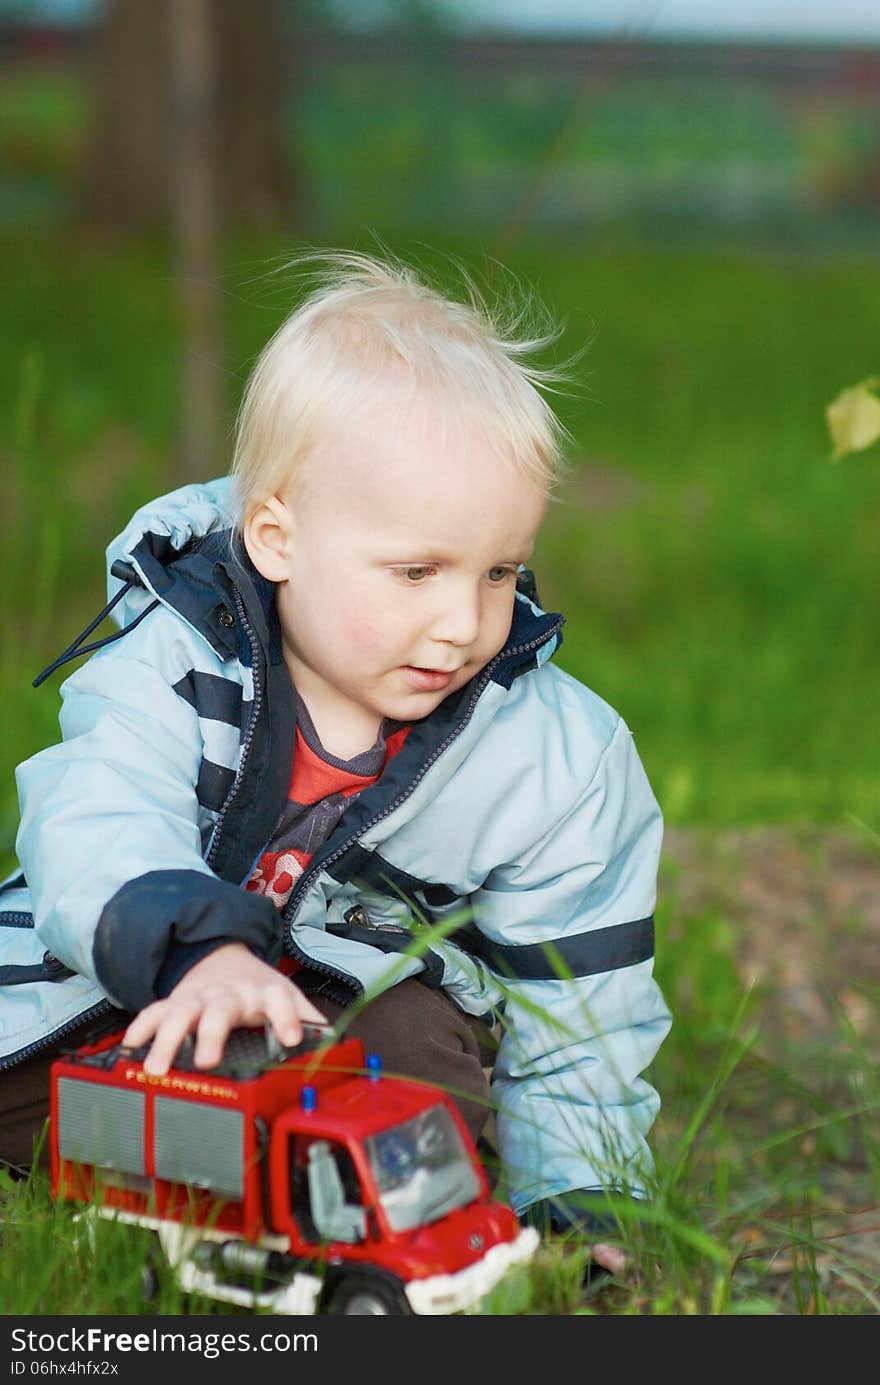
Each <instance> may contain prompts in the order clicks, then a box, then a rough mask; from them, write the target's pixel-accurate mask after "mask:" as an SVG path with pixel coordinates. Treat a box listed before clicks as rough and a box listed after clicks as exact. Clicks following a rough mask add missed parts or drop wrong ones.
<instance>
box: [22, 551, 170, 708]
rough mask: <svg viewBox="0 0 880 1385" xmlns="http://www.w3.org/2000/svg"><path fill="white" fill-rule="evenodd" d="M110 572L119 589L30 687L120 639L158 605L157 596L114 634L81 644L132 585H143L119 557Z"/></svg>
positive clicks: (36, 686)
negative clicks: (118, 580) (70, 663)
mask: <svg viewBox="0 0 880 1385" xmlns="http://www.w3.org/2000/svg"><path fill="white" fill-rule="evenodd" d="M110 572H111V575H112V576H113V577H119V578H121V579H122V581H123V582H124V584H125V585H124V586H122V587H120V588H119V591H118V592H117V593H116V595H115V596H114V597H112V598H111V600H110V601H108V602H107V605H106V606H105V607H104V609H103V611H99V612H98V614H97V615H96V616H95V619H94V620H93V621H92V622H91V624H90V625H87V626H86V628H85V630H83V631H81V633H80V634H79V635H77V637H76V639H75V640H74V641H73V643H72V644H69V645H68V646H67V648H66V649H65V650H64V652H63V653H61V654H59V655H58V658H57V659H55V660H54V661H53V663H51V664H49V666H48V668H44V669H43V671H42V673H40V674H38V675H37V677H36V678H35V679H34V681H33V683H32V684H31V687H34V688H38V687H39V686H40V684H41V683H44V682H45V681H46V679H47V678H48V677H49V675H50V674H51V673H54V672H55V670H56V669H57V668H60V667H61V665H62V664H67V663H69V662H70V660H71V659H76V658H77V657H78V655H80V654H93V653H94V651H95V650H96V649H103V647H104V645H105V644H112V643H113V641H114V640H120V639H122V636H123V635H127V634H128V632H129V630H133V629H134V628H135V626H136V625H140V623H141V621H142V620H143V619H144V617H145V616H148V615H149V614H150V612H151V611H152V610H154V609H155V608H156V607H157V606H158V605H159V599H158V597H157V598H156V599H155V601H151V602H150V604H149V606H147V607H146V608H145V610H143V611H141V613H140V615H139V616H136V617H135V619H134V620H133V621H132V622H131V624H130V625H126V626H124V627H123V629H122V630H117V631H116V634H115V635H108V636H107V637H106V639H103V640H95V642H94V643H93V644H83V640H85V639H87V638H88V636H89V635H90V634H91V633H92V631H93V630H95V629H96V628H97V627H98V626H99V625H100V624H101V621H102V620H104V619H105V617H106V616H108V615H109V614H110V612H111V611H112V610H113V607H114V606H115V605H116V603H117V602H118V601H121V600H122V598H123V597H124V596H125V595H126V594H127V593H128V592H129V591H130V590H131V588H132V587H140V586H143V583H142V582H141V579H140V578H139V576H138V574H137V573H136V572H135V570H134V568H133V567H131V565H130V564H129V563H124V562H122V561H121V559H118V558H117V560H116V562H115V563H114V564H113V566H112V567H111V569H110Z"/></svg>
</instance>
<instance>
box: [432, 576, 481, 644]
mask: <svg viewBox="0 0 880 1385" xmlns="http://www.w3.org/2000/svg"><path fill="white" fill-rule="evenodd" d="M480 621H481V609H480V598H479V595H478V594H477V593H476V592H469V591H463V590H461V589H458V590H456V591H454V592H451V593H450V599H449V600H446V601H444V603H443V605H442V607H441V608H440V609H439V610H438V611H437V613H436V615H435V617H434V620H433V623H432V627H431V634H432V636H433V638H434V639H435V640H437V641H439V642H440V643H443V644H454V645H459V646H467V645H472V644H476V642H477V636H478V635H479V633H480Z"/></svg>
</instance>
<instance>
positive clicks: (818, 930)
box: [661, 828, 880, 1312]
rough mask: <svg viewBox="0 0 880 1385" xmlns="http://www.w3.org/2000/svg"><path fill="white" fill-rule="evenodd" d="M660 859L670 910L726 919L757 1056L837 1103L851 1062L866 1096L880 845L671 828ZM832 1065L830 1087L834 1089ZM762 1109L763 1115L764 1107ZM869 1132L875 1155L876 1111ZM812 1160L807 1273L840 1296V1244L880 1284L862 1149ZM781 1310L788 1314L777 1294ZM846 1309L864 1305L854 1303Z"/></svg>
mask: <svg viewBox="0 0 880 1385" xmlns="http://www.w3.org/2000/svg"><path fill="white" fill-rule="evenodd" d="M664 862H665V868H664V872H663V874H662V875H661V896H662V892H663V889H664V888H665V889H666V890H667V891H669V892H670V893H671V895H672V897H673V898H674V901H675V903H674V912H675V915H676V917H677V918H678V919H681V920H688V919H691V918H693V919H698V918H699V916H700V914H701V912H705V911H706V910H713V911H716V912H721V913H723V915H724V917H726V918H728V919H729V920H730V923H731V924H732V925H733V941H732V945H731V951H732V956H733V960H734V963H735V966H736V968H737V970H738V973H739V975H740V978H741V980H742V982H743V983H744V985H754V987H755V994H756V996H758V997H759V1005H758V1017H759V1018H758V1024H759V1029H758V1047H759V1050H760V1053H761V1056H762V1059H764V1058H766V1059H767V1060H768V1062H769V1063H771V1064H772V1063H775V1062H778V1063H779V1064H780V1065H781V1066H782V1067H783V1068H784V1069H786V1070H787V1071H790V1072H796V1073H798V1074H799V1075H800V1077H801V1078H802V1079H803V1080H804V1082H805V1084H807V1085H809V1084H810V1082H811V1081H813V1082H814V1083H815V1082H816V1080H817V1079H818V1081H819V1082H820V1083H821V1082H825V1083H828V1082H829V1081H830V1089H829V1093H828V1094H829V1097H830V1099H831V1103H832V1108H833V1109H836V1110H843V1109H845V1108H847V1107H848V1106H850V1105H852V1104H853V1103H854V1102H856V1101H858V1099H859V1096H860V1095H862V1096H865V1097H868V1096H869V1090H868V1089H867V1088H865V1089H864V1090H861V1091H860V1088H859V1080H858V1076H856V1077H855V1078H854V1077H853V1074H854V1073H855V1074H858V1072H859V1070H860V1069H862V1070H870V1073H871V1081H872V1088H871V1089H872V1090H873V1091H874V1092H875V1093H876V1090H877V1086H876V1079H875V1078H874V1077H873V1073H874V1071H875V1070H876V1063H877V1060H878V1058H880V842H877V841H876V840H873V839H871V838H870V837H869V836H868V835H867V834H861V833H858V832H857V831H855V830H853V831H852V832H851V833H850V832H844V831H820V830H813V829H810V830H803V831H797V830H789V829H783V828H770V829H766V828H762V829H742V830H731V831H716V832H710V831H704V830H688V829H676V828H669V829H667V834H666V842H665V852H664ZM664 882H665V885H664ZM835 1073H839V1074H840V1079H839V1081H840V1083H841V1084H842V1085H840V1086H839V1087H838V1088H837V1089H836V1090H835V1082H836V1081H837V1080H838V1079H837V1078H836V1077H835ZM829 1074H831V1076H830V1079H829ZM798 1114H800V1113H798ZM768 1117H769V1118H770V1120H771V1122H772V1115H770V1112H769V1110H768ZM875 1128H876V1130H877V1136H876V1138H875V1139H874V1141H873V1150H874V1152H876V1149H877V1146H878V1144H880V1118H878V1120H877V1124H876V1127H875ZM806 1145H807V1141H805V1142H804V1146H805V1147H806ZM819 1154H820V1156H821V1148H820V1149H819ZM817 1168H818V1178H819V1181H820V1184H821V1189H822V1195H823V1196H822V1201H823V1204H824V1205H825V1206H826V1207H827V1209H828V1215H827V1216H826V1217H820V1218H818V1219H817V1220H816V1221H815V1223H814V1224H813V1227H812V1230H813V1233H814V1234H815V1235H816V1237H824V1238H827V1239H826V1241H825V1245H826V1246H827V1249H828V1253H827V1254H820V1256H819V1270H820V1273H821V1275H822V1277H823V1289H824V1290H825V1292H826V1293H828V1294H829V1297H831V1298H833V1297H834V1294H835V1292H837V1293H838V1295H839V1294H840V1293H841V1292H843V1293H845V1292H846V1289H845V1284H844V1283H843V1282H842V1279H845V1275H846V1271H845V1269H843V1270H842V1269H841V1254H840V1252H841V1250H842V1251H843V1252H844V1256H845V1259H846V1260H847V1263H848V1264H849V1265H851V1266H852V1267H855V1268H859V1267H861V1268H862V1269H863V1270H864V1272H865V1274H867V1275H868V1276H871V1277H873V1282H874V1283H877V1282H880V1207H878V1205H877V1192H876V1188H877V1175H876V1171H875V1170H874V1169H873V1167H872V1159H871V1151H867V1152H866V1151H864V1150H860V1149H859V1148H855V1149H850V1150H849V1152H844V1153H843V1154H842V1155H841V1156H840V1157H839V1158H838V1157H828V1158H826V1159H824V1160H823V1159H822V1158H821V1157H819V1159H818V1163H817ZM789 1271H790V1257H789V1258H788V1264H786V1257H785V1255H784V1254H783V1255H780V1257H778V1261H777V1263H776V1264H774V1265H773V1266H771V1273H773V1272H776V1273H778V1274H779V1275H780V1276H783V1275H786V1274H787V1273H788V1272H789ZM783 1311H786V1310H785V1309H783ZM788 1311H798V1310H797V1309H796V1308H795V1307H794V1306H793V1305H792V1304H790V1303H789V1304H788ZM855 1311H862V1312H864V1311H865V1307H864V1303H862V1306H861V1308H860V1309H856V1310H855ZM876 1311H877V1312H880V1302H878V1303H877V1305H876Z"/></svg>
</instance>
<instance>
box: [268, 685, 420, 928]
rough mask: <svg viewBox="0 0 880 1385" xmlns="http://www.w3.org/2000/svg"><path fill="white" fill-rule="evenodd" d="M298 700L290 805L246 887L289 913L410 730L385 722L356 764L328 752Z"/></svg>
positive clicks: (391, 722) (399, 724) (303, 705)
mask: <svg viewBox="0 0 880 1385" xmlns="http://www.w3.org/2000/svg"><path fill="white" fill-rule="evenodd" d="M294 695H295V700H296V720H297V726H296V741H295V744H294V751H293V766H292V769H291V774H290V787H289V788H288V791H287V803H286V805H285V808H284V811H283V812H282V814H281V817H280V819H279V821H278V823H277V824H276V827H275V831H274V832H273V833H272V839H271V841H270V842H269V843H268V844H267V846H266V848H265V850H264V851H263V853H262V855H261V856H260V859H259V861H258V862H257V864H256V865H255V867H254V869H253V871H252V872H251V876H250V879H249V880H248V881H247V884H246V885H245V889H247V890H252V891H254V892H255V893H257V894H264V895H267V896H268V898H269V899H271V901H272V903H273V904H274V905H275V906H276V907H277V908H278V909H283V908H284V906H285V904H286V903H287V901H288V899H289V898H290V894H291V891H292V890H293V887H294V885H295V884H296V882H297V880H298V879H299V877H300V876H301V875H302V873H303V871H304V870H305V868H306V866H307V865H308V863H309V861H310V860H311V859H312V856H313V855H314V853H315V852H316V851H317V849H318V847H319V846H321V845H322V843H323V842H325V841H326V840H327V838H328V837H329V836H330V833H331V832H332V831H333V829H334V828H335V827H336V824H337V823H338V822H339V819H340V818H341V817H342V814H343V812H344V811H345V808H346V805H347V804H348V803H349V802H350V801H351V800H352V799H353V798H356V797H357V795H358V794H359V793H361V792H363V790H364V789H365V788H367V786H368V785H369V784H375V782H376V780H377V779H378V778H379V776H380V774H381V773H382V771H383V769H384V768H385V766H386V764H387V763H388V761H389V759H390V758H391V756H392V755H396V754H397V752H398V750H399V749H400V747H401V746H402V745H403V743H404V741H405V740H406V737H407V735H408V733H409V730H410V727H409V726H406V725H402V724H401V723H400V722H396V721H389V720H387V719H386V720H385V721H383V723H382V725H381V727H380V728H379V734H378V736H377V738H376V741H375V744H374V745H372V746H371V747H370V749H369V750H365V751H363V753H362V754H360V755H356V756H355V757H354V758H353V759H351V760H340V759H339V758H338V757H337V756H335V755H331V754H330V753H329V752H328V751H326V750H325V749H324V747H323V746H322V745H321V742H320V740H319V738H318V733H317V732H316V730H315V728H314V725H313V724H312V719H311V717H310V716H309V713H308V709H307V708H306V705H305V703H304V702H303V701H302V698H300V697H299V696H297V695H296V694H294Z"/></svg>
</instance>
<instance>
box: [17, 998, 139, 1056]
mask: <svg viewBox="0 0 880 1385" xmlns="http://www.w3.org/2000/svg"><path fill="white" fill-rule="evenodd" d="M113 1008H114V1007H113V1006H112V1005H111V1004H110V1001H109V1000H99V1001H98V1002H97V1004H95V1005H93V1006H92V1007H91V1009H90V1010H84V1011H83V1012H82V1014H81V1015H74V1017H73V1019H72V1020H68V1021H67V1022H66V1023H65V1024H62V1026H61V1028H60V1029H56V1030H55V1031H54V1033H52V1034H47V1035H46V1036H45V1037H44V1038H41V1039H37V1040H36V1041H35V1042H34V1043H32V1044H28V1045H27V1047H26V1048H20V1049H17V1050H16V1052H15V1053H7V1054H6V1056H5V1057H3V1058H0V1072H4V1071H5V1069H6V1068H11V1067H14V1066H17V1065H18V1064H19V1063H24V1062H26V1061H27V1059H28V1058H33V1056H34V1055H35V1054H36V1053H39V1052H40V1050H41V1049H44V1048H48V1047H49V1045H50V1044H55V1043H57V1041H58V1040H59V1039H63V1038H64V1035H65V1034H69V1033H70V1031H71V1029H78V1028H79V1026H80V1025H81V1024H85V1023H86V1021H87V1020H91V1019H95V1018H96V1017H97V1016H98V1015H104V1014H106V1013H107V1011H108V1010H112V1009H113Z"/></svg>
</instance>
